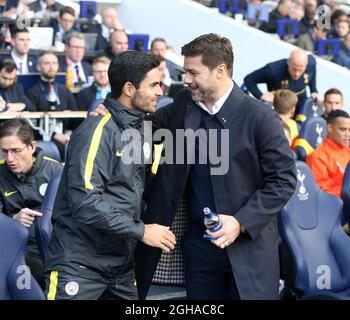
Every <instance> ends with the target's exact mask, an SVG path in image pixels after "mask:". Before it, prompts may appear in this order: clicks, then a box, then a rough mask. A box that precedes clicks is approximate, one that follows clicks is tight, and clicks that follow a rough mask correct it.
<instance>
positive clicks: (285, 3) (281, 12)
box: [260, 0, 292, 33]
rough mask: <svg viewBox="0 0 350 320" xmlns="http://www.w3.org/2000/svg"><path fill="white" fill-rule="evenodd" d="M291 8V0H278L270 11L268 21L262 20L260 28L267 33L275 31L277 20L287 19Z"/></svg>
mask: <svg viewBox="0 0 350 320" xmlns="http://www.w3.org/2000/svg"><path fill="white" fill-rule="evenodd" d="M291 9H292V0H280V2H279V4H278V7H277V8H276V9H275V10H273V11H271V12H270V15H269V21H268V22H264V23H263V24H262V25H261V27H260V29H261V30H262V31H265V32H268V33H277V20H279V19H288V18H289V14H290V11H291Z"/></svg>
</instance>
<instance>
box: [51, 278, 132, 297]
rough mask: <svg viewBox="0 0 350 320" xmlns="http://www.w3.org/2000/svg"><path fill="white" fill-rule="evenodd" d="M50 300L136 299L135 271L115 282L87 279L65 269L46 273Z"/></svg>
mask: <svg viewBox="0 0 350 320" xmlns="http://www.w3.org/2000/svg"><path fill="white" fill-rule="evenodd" d="M45 283H46V290H45V294H46V297H47V299H48V300H136V299H138V294H137V288H136V282H135V275H134V271H132V272H130V273H129V274H127V275H125V277H123V278H120V279H118V281H116V283H114V284H108V283H105V282H103V281H97V280H92V279H86V278H82V277H79V276H77V275H73V274H69V273H67V272H65V271H62V272H61V271H49V272H47V273H46V274H45Z"/></svg>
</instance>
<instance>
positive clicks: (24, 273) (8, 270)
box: [0, 212, 45, 300]
mask: <svg viewBox="0 0 350 320" xmlns="http://www.w3.org/2000/svg"><path fill="white" fill-rule="evenodd" d="M27 240H28V230H27V229H26V228H25V227H24V226H23V225H21V224H20V223H19V222H17V221H15V220H13V219H12V218H9V217H7V216H5V215H4V214H3V213H1V212H0V251H1V255H0V300H44V299H45V296H44V293H43V291H42V290H41V288H40V286H39V285H38V283H37V282H36V281H35V279H34V278H33V276H32V275H31V274H30V269H29V267H28V266H26V263H25V254H26V251H27Z"/></svg>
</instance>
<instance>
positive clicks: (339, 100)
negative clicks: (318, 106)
mask: <svg viewBox="0 0 350 320" xmlns="http://www.w3.org/2000/svg"><path fill="white" fill-rule="evenodd" d="M323 106H324V108H325V111H324V114H323V115H322V117H323V118H325V119H327V117H328V115H329V113H330V112H332V111H333V110H339V109H343V108H344V100H343V94H342V92H341V91H340V90H339V89H337V88H331V89H328V90H327V91H326V92H325V94H324V100H323Z"/></svg>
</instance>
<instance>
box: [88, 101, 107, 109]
mask: <svg viewBox="0 0 350 320" xmlns="http://www.w3.org/2000/svg"><path fill="white" fill-rule="evenodd" d="M104 101H105V99H96V100H94V101H92V102H91V103H90V105H89V107H88V112H91V111H94V110H95V109H96V107H97V106H98V105H99V104H101V103H103V102H104Z"/></svg>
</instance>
